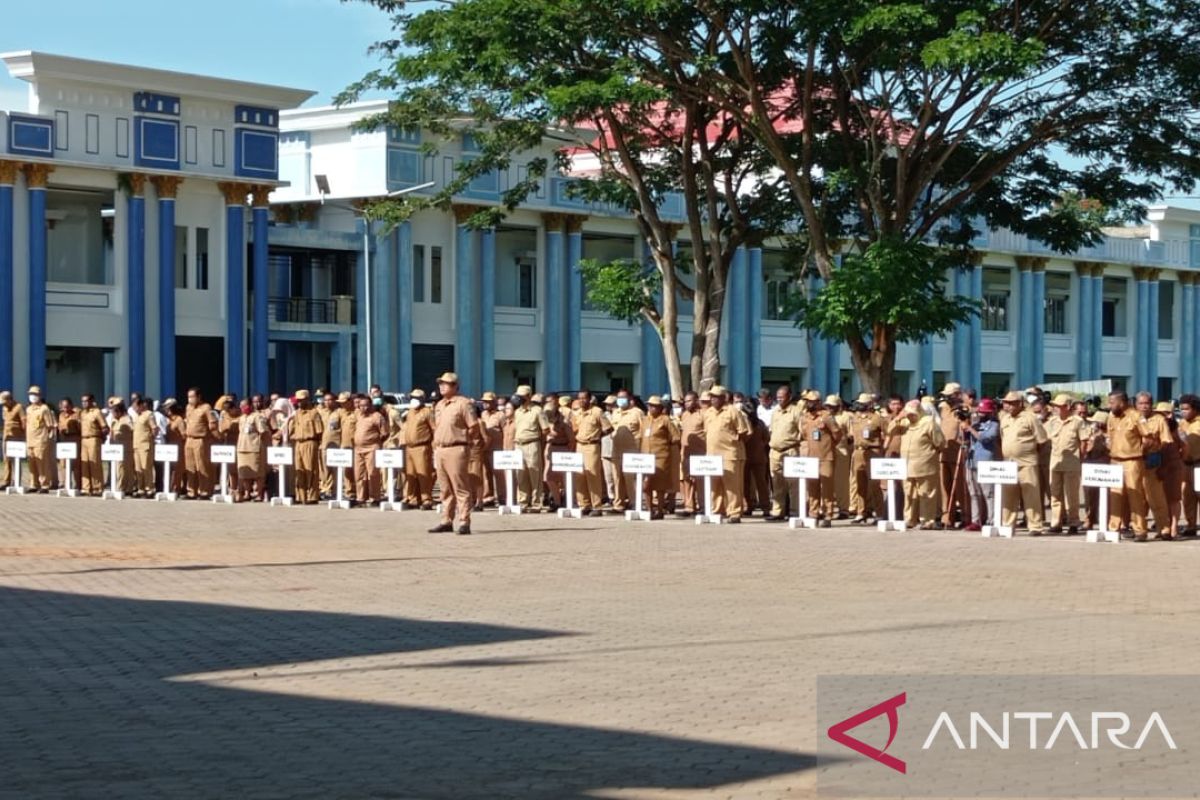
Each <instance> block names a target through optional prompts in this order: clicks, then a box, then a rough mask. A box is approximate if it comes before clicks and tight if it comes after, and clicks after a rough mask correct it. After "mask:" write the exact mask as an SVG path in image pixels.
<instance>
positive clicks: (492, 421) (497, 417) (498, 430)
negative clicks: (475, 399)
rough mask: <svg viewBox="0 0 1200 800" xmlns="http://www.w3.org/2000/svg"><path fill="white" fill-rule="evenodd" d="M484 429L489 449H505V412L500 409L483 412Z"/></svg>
mask: <svg viewBox="0 0 1200 800" xmlns="http://www.w3.org/2000/svg"><path fill="white" fill-rule="evenodd" d="M483 428H484V430H485V431H486V432H487V443H488V448H489V449H491V450H501V449H503V448H504V412H503V411H500V410H498V409H493V410H491V411H485V412H483Z"/></svg>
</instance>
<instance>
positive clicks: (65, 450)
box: [54, 442, 79, 461]
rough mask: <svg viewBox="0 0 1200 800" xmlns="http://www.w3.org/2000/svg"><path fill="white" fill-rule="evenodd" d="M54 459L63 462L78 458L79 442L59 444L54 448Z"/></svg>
mask: <svg viewBox="0 0 1200 800" xmlns="http://www.w3.org/2000/svg"><path fill="white" fill-rule="evenodd" d="M54 457H55V458H61V459H63V460H64V461H65V460H68V459H71V460H74V459H76V458H79V442H59V443H58V444H57V445H55V446H54Z"/></svg>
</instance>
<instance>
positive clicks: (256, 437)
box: [237, 411, 320, 453]
mask: <svg viewBox="0 0 1200 800" xmlns="http://www.w3.org/2000/svg"><path fill="white" fill-rule="evenodd" d="M319 413H320V412H318V414H319ZM238 423H239V424H238V440H237V451H238V452H239V453H257V452H260V451H261V450H262V448H264V447H266V441H267V438H268V436H269V434H270V431H271V426H270V425H269V424H267V415H266V414H265V413H264V412H262V411H251V412H250V413H249V414H246V415H245V416H244V417H242V418H241V419H240V420H238Z"/></svg>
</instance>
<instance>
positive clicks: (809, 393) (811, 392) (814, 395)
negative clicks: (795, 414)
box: [800, 389, 821, 401]
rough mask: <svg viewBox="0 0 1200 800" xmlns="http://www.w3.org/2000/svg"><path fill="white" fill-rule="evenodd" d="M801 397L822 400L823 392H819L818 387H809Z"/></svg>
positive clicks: (802, 398)
mask: <svg viewBox="0 0 1200 800" xmlns="http://www.w3.org/2000/svg"><path fill="white" fill-rule="evenodd" d="M800 399H801V400H814V401H816V400H820V399H821V393H820V392H818V391H817V390H816V389H808V390H806V391H805V392H804V393H803V394H801V395H800Z"/></svg>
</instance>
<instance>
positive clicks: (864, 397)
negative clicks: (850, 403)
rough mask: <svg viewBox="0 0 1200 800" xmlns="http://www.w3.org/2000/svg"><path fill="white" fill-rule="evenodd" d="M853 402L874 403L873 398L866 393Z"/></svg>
mask: <svg viewBox="0 0 1200 800" xmlns="http://www.w3.org/2000/svg"><path fill="white" fill-rule="evenodd" d="M854 402H856V403H874V402H875V398H874V397H872V396H871V395H869V394H867V393H866V392H863V393H862V394H860V395H859V396H858V397H856V398H854Z"/></svg>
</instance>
